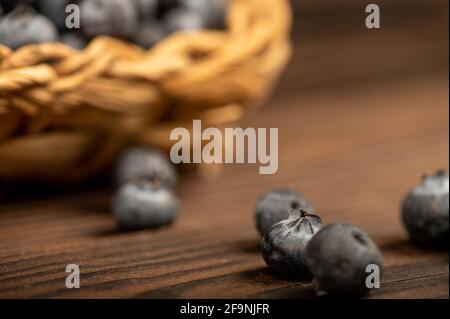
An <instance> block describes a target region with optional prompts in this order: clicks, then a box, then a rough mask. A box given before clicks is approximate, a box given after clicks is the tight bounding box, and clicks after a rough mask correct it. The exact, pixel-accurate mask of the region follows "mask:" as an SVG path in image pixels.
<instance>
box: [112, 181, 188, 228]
mask: <svg viewBox="0 0 450 319" xmlns="http://www.w3.org/2000/svg"><path fill="white" fill-rule="evenodd" d="M178 210H179V203H178V200H177V199H176V197H175V196H174V195H173V193H172V192H171V191H170V190H168V189H166V188H164V187H162V186H161V185H160V184H159V182H158V181H157V180H145V179H140V180H136V181H133V182H129V183H127V184H125V185H123V186H122V187H121V188H120V189H119V191H118V193H117V195H116V197H115V199H114V202H113V212H114V216H115V217H116V219H117V221H118V222H119V225H120V226H121V228H123V229H126V230H139V229H148V228H156V227H161V226H165V225H168V224H170V223H172V222H173V221H174V219H175V218H176V216H177V214H178Z"/></svg>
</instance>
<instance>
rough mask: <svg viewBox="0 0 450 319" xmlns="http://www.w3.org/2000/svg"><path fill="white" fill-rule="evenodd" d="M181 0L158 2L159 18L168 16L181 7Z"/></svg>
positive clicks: (162, 0)
mask: <svg viewBox="0 0 450 319" xmlns="http://www.w3.org/2000/svg"><path fill="white" fill-rule="evenodd" d="M179 2H180V1H179V0H159V1H158V17H161V16H164V15H166V14H167V13H168V12H169V11H171V10H173V9H175V8H177V7H178V6H179V4H180V3H179Z"/></svg>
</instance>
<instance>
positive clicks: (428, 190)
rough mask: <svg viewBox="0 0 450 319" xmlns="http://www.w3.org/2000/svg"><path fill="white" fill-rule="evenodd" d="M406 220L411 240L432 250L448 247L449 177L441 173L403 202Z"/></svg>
mask: <svg viewBox="0 0 450 319" xmlns="http://www.w3.org/2000/svg"><path fill="white" fill-rule="evenodd" d="M402 219H403V223H404V225H405V228H406V230H407V231H408V233H409V236H410V238H411V240H412V241H413V242H415V243H417V244H419V245H422V246H426V247H430V248H446V247H448V232H449V230H448V228H449V176H448V174H447V173H446V172H445V171H439V172H437V173H436V174H435V175H433V176H424V178H423V180H422V183H421V184H420V185H419V186H417V187H416V188H414V189H413V190H412V191H411V192H410V193H409V194H408V195H407V196H406V197H405V199H404V200H403V203H402Z"/></svg>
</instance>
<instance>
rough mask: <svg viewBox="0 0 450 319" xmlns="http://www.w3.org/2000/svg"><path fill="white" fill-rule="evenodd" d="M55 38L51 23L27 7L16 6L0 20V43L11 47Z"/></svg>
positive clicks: (54, 29) (55, 39)
mask: <svg viewBox="0 0 450 319" xmlns="http://www.w3.org/2000/svg"><path fill="white" fill-rule="evenodd" d="M57 40H58V31H57V29H56V27H55V26H54V25H53V23H52V22H51V21H50V20H49V19H47V18H46V17H44V16H42V15H40V14H38V13H36V12H35V11H34V10H33V9H31V8H29V7H22V6H20V7H17V8H16V9H14V10H13V11H12V12H10V13H9V14H7V15H5V16H3V17H2V18H1V20H0V43H1V44H3V45H6V46H8V47H10V48H11V49H17V48H20V47H22V46H24V45H27V44H38V43H45V42H52V41H57Z"/></svg>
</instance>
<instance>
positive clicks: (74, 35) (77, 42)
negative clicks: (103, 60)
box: [61, 32, 87, 50]
mask: <svg viewBox="0 0 450 319" xmlns="http://www.w3.org/2000/svg"><path fill="white" fill-rule="evenodd" d="M61 42H62V43H64V44H66V45H68V46H70V47H72V48H73V49H76V50H82V49H84V48H85V47H86V44H87V42H86V40H85V39H84V37H83V36H82V35H81V34H79V33H78V32H67V33H64V34H62V35H61Z"/></svg>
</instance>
